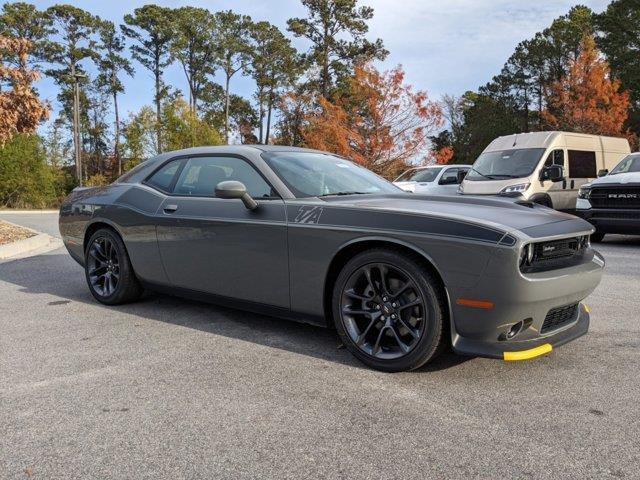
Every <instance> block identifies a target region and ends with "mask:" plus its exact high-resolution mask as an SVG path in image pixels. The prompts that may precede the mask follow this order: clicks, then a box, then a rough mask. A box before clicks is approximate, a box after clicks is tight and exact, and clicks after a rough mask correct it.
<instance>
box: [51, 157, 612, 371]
mask: <svg viewBox="0 0 640 480" xmlns="http://www.w3.org/2000/svg"><path fill="white" fill-rule="evenodd" d="M60 233H61V234H62V238H63V240H64V244H65V246H66V248H67V250H68V251H69V253H70V254H71V256H72V257H73V258H74V259H75V260H76V261H77V262H78V263H79V264H80V265H82V266H83V267H84V270H85V276H86V279H87V284H88V287H89V290H90V292H91V294H92V295H93V297H94V298H95V299H96V300H97V301H98V302H101V303H104V304H107V305H117V304H121V303H125V302H128V301H133V300H136V299H137V298H139V297H140V295H141V293H142V291H143V289H150V290H155V291H158V292H165V293H168V294H171V295H182V296H185V297H192V298H197V299H201V300H207V301H212V302H214V303H220V304H223V305H229V306H235V307H239V308H244V309H247V310H251V311H255V312H259V313H261V314H270V315H276V316H282V317H288V318H295V319H299V320H303V321H312V322H319V323H321V324H323V325H325V326H334V327H335V328H336V329H337V331H338V334H339V335H340V338H341V339H342V341H343V342H344V344H345V345H346V347H347V348H348V349H349V350H350V351H351V352H352V353H353V354H354V355H355V356H356V357H357V358H358V359H360V360H361V361H362V362H364V363H365V364H367V365H369V366H371V367H374V368H378V369H381V370H386V371H399V370H410V369H415V368H418V367H420V366H421V365H423V364H425V363H426V362H428V361H430V360H432V359H433V358H435V357H436V356H437V355H438V354H439V353H440V352H441V351H442V350H443V349H444V348H445V347H447V346H448V345H451V346H452V347H453V349H454V351H456V352H458V353H460V354H467V355H482V356H487V357H493V358H501V359H505V360H520V359H525V358H531V357H535V356H538V355H541V354H544V353H547V352H548V351H550V350H551V349H552V348H553V347H555V346H558V345H562V344H563V343H566V342H568V341H570V340H573V339H575V338H577V337H579V336H581V335H583V334H584V333H586V332H587V329H588V326H589V311H588V309H587V307H586V306H585V305H584V304H582V303H581V302H582V301H583V300H584V298H585V297H587V295H589V294H590V293H591V292H592V291H593V289H594V288H595V287H596V286H597V285H598V283H599V282H600V278H601V275H602V269H603V265H604V260H603V259H602V257H601V256H600V255H599V254H598V253H597V252H595V251H594V250H593V249H592V248H591V247H590V245H589V241H588V238H589V235H590V234H591V233H593V228H592V227H591V225H590V224H589V223H587V222H585V221H584V220H581V219H579V218H577V217H574V216H571V215H567V214H563V213H559V212H555V211H553V210H550V209H548V208H544V207H540V206H537V205H533V206H532V205H527V204H525V205H522V204H519V203H518V202H517V201H515V200H514V199H508V198H507V199H501V198H477V197H467V198H465V197H460V196H452V197H443V196H433V197H425V196H419V195H412V194H408V193H406V192H403V191H402V190H400V189H399V188H398V187H396V186H394V185H393V184H392V183H390V182H387V181H386V180H384V179H382V178H380V177H378V176H377V175H375V174H373V173H372V172H370V171H369V170H366V169H365V168H362V167H360V166H358V165H356V164H354V163H352V162H349V161H347V160H345V159H343V158H340V157H337V156H334V155H332V154H329V153H325V152H319V151H314V150H306V149H297V148H287V147H281V146H219V147H200V148H193V149H188V150H181V151H177V152H170V153H164V154H162V155H159V156H157V157H155V158H153V159H151V160H148V161H146V162H144V163H142V164H140V165H138V166H137V167H135V168H134V169H132V170H131V171H130V172H128V173H126V174H125V175H123V176H122V177H120V178H119V179H118V180H117V181H116V182H114V183H113V184H111V185H109V186H106V187H95V188H88V189H83V190H78V191H74V192H72V194H71V195H70V196H69V197H68V198H67V199H66V200H65V201H64V203H63V204H62V207H61V209H60ZM255 321H256V322H259V321H260V320H259V318H257V319H256V320H255Z"/></svg>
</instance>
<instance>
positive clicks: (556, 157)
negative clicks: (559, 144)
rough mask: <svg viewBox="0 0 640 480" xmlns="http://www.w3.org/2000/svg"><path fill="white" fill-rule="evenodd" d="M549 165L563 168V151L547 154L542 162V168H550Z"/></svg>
mask: <svg viewBox="0 0 640 480" xmlns="http://www.w3.org/2000/svg"><path fill="white" fill-rule="evenodd" d="M551 165H560V166H561V167H564V150H554V151H553V152H550V153H549V156H547V160H546V161H545V162H544V166H545V167H550V166H551Z"/></svg>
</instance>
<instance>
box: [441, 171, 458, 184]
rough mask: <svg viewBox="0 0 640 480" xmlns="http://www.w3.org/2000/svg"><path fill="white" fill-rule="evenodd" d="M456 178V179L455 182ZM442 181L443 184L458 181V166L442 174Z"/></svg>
mask: <svg viewBox="0 0 640 480" xmlns="http://www.w3.org/2000/svg"><path fill="white" fill-rule="evenodd" d="M454 180H455V182H454ZM440 183H441V184H451V183H458V169H457V168H450V169H449V170H447V171H446V172H444V173H443V174H442V176H441V177H440Z"/></svg>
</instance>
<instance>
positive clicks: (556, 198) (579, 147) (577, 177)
mask: <svg viewBox="0 0 640 480" xmlns="http://www.w3.org/2000/svg"><path fill="white" fill-rule="evenodd" d="M630 151H631V150H630V148H629V142H628V141H627V140H626V139H624V138H613V137H599V136H597V135H585V134H580V133H567V132H533V133H520V134H516V135H508V136H505V137H499V138H497V139H495V140H494V141H493V142H491V143H490V144H489V146H488V147H487V148H485V149H484V151H483V152H482V154H481V155H480V156H479V157H478V159H477V160H476V161H475V162H474V164H473V168H472V169H471V170H470V171H469V174H468V175H467V176H466V178H465V179H464V181H463V182H462V184H461V186H460V193H463V194H465V195H496V194H499V195H516V196H520V197H522V198H523V199H525V200H529V201H532V202H535V203H539V204H541V205H545V206H547V207H551V208H555V209H556V210H566V211H574V210H575V207H576V200H577V198H578V190H579V189H580V187H581V186H582V185H583V184H585V183H587V182H589V181H591V180H593V179H594V178H596V177H597V172H598V170H601V169H611V168H613V167H614V166H615V165H616V164H617V163H618V162H619V161H620V159H622V158H623V157H624V156H625V155H628V154H629V153H630Z"/></svg>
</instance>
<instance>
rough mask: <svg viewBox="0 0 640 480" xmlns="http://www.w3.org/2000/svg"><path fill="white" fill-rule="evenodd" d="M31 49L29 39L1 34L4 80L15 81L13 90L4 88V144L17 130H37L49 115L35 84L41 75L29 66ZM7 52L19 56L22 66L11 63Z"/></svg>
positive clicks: (0, 113)
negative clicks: (6, 58)
mask: <svg viewBox="0 0 640 480" xmlns="http://www.w3.org/2000/svg"><path fill="white" fill-rule="evenodd" d="M30 50H31V42H29V41H28V40H25V39H19V38H8V37H3V36H0V84H7V83H8V84H9V85H11V89H10V90H3V91H0V147H1V146H2V145H4V144H5V142H7V141H8V140H10V139H11V138H12V137H13V136H14V135H16V134H19V133H33V132H34V131H35V130H36V128H37V127H38V124H39V123H40V122H41V121H43V120H46V119H47V118H48V116H49V107H48V105H46V104H44V103H42V102H41V101H40V99H39V98H38V96H37V95H36V93H35V92H34V90H33V87H32V83H33V82H34V81H36V80H37V79H38V78H39V77H40V75H39V73H38V72H36V71H34V70H30V69H29V68H27V66H26V65H27V61H26V60H27V56H28V55H29V52H30ZM5 56H15V57H17V58H18V59H19V65H20V66H19V67H12V66H10V65H8V64H7V63H6V62H5Z"/></svg>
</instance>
